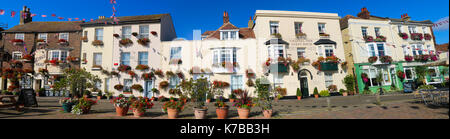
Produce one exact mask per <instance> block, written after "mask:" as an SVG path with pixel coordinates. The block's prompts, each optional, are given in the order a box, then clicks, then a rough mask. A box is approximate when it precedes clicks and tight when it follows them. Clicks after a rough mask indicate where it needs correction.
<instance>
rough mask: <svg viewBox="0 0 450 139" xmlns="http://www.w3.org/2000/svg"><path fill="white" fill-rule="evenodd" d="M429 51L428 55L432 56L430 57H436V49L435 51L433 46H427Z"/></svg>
mask: <svg viewBox="0 0 450 139" xmlns="http://www.w3.org/2000/svg"><path fill="white" fill-rule="evenodd" d="M427 50H428V53H429V54H430V55H434V54H435V53H434V49H433V47H431V45H427Z"/></svg>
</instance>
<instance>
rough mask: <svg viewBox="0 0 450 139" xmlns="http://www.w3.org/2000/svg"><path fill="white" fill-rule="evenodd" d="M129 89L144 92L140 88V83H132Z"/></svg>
mask: <svg viewBox="0 0 450 139" xmlns="http://www.w3.org/2000/svg"><path fill="white" fill-rule="evenodd" d="M131 89H133V90H136V91H139V92H144V89H143V88H142V85H140V84H133V85H132V86H131Z"/></svg>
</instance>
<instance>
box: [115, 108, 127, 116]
mask: <svg viewBox="0 0 450 139" xmlns="http://www.w3.org/2000/svg"><path fill="white" fill-rule="evenodd" d="M127 113H128V107H123V108H121V107H116V114H117V116H126V115H127Z"/></svg>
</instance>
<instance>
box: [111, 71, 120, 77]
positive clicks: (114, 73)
mask: <svg viewBox="0 0 450 139" xmlns="http://www.w3.org/2000/svg"><path fill="white" fill-rule="evenodd" d="M110 75H112V76H115V77H119V73H118V72H116V71H111V73H110Z"/></svg>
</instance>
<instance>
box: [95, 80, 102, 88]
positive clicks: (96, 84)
mask: <svg viewBox="0 0 450 139" xmlns="http://www.w3.org/2000/svg"><path fill="white" fill-rule="evenodd" d="M95 88H97V89H101V88H102V82H101V81H96V82H95Z"/></svg>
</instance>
